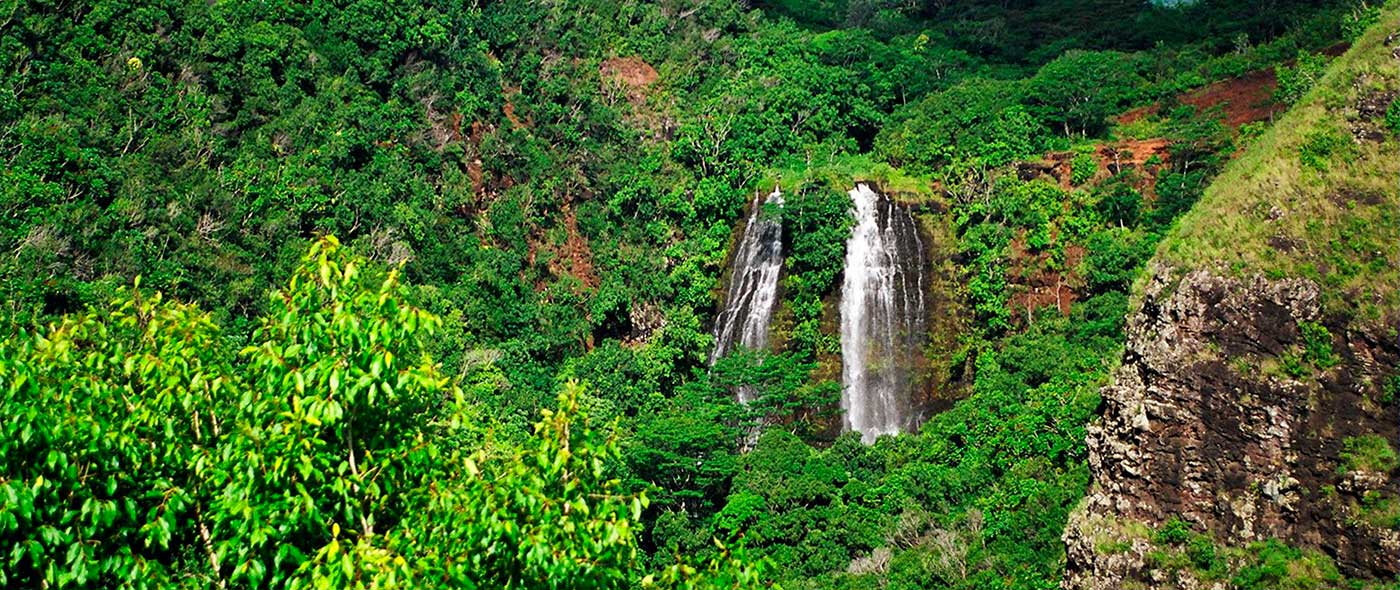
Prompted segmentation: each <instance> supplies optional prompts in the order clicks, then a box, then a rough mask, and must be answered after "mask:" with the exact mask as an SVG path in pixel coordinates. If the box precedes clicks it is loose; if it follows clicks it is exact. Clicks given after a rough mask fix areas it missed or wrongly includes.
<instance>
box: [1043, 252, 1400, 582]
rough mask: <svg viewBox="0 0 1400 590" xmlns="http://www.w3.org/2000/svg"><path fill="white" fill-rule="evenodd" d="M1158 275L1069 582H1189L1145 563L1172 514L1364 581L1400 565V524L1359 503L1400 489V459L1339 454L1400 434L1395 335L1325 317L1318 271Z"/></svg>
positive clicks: (1106, 423)
mask: <svg viewBox="0 0 1400 590" xmlns="http://www.w3.org/2000/svg"><path fill="white" fill-rule="evenodd" d="M1151 273H1152V275H1151V276H1152V277H1153V278H1152V279H1151V282H1150V284H1149V285H1148V286H1147V288H1146V292H1145V296H1144V298H1143V302H1142V306H1141V308H1140V310H1139V311H1138V312H1137V313H1135V314H1134V315H1133V317H1132V318H1130V320H1129V325H1128V341H1127V347H1126V350H1125V352H1124V357H1123V364H1122V365H1121V367H1120V368H1119V369H1118V370H1117V372H1116V373H1115V376H1114V381H1113V383H1112V384H1111V385H1110V386H1108V387H1105V388H1104V390H1103V398H1104V401H1103V403H1104V406H1103V417H1102V419H1101V420H1100V421H1099V422H1097V423H1095V424H1094V425H1093V426H1091V427H1090V429H1089V435H1088V444H1089V453H1090V458H1089V461H1090V466H1091V469H1092V471H1093V474H1094V483H1093V486H1092V488H1091V490H1090V492H1089V495H1088V497H1087V498H1086V500H1085V501H1084V503H1083V504H1082V505H1081V506H1080V508H1079V509H1078V510H1076V512H1075V514H1074V515H1072V517H1071V519H1070V523H1069V526H1068V527H1067V529H1066V532H1065V542H1066V544H1067V549H1068V560H1069V561H1068V566H1067V571H1066V578H1065V582H1064V587H1065V588H1070V589H1110V588H1122V587H1125V586H1134V585H1142V586H1146V587H1153V588H1160V587H1176V586H1177V584H1175V583H1164V582H1163V577H1162V576H1161V575H1160V572H1154V571H1152V565H1151V564H1150V563H1149V560H1148V559H1147V558H1146V555H1147V553H1148V552H1149V549H1150V543H1149V541H1148V540H1147V539H1148V535H1147V534H1146V533H1147V531H1148V529H1149V527H1151V528H1156V527H1159V526H1161V525H1162V524H1163V523H1165V522H1167V521H1168V520H1169V519H1171V518H1180V519H1182V520H1184V521H1186V522H1187V523H1190V524H1191V525H1192V527H1193V528H1194V529H1195V530H1196V531H1198V532H1201V533H1204V534H1208V535H1209V536H1210V537H1212V538H1214V539H1215V540H1217V541H1218V542H1220V543H1222V544H1226V545H1234V546H1241V545H1244V544H1247V543H1249V542H1252V541H1257V540H1263V539H1268V538H1278V539H1282V540H1284V541H1285V542H1287V543H1289V544H1292V545H1297V546H1301V547H1305V548H1310V549H1317V550H1320V551H1321V552H1323V553H1325V554H1327V555H1329V556H1331V557H1332V558H1333V559H1334V560H1335V561H1336V563H1337V565H1338V566H1339V567H1340V568H1341V570H1342V571H1343V572H1344V573H1346V574H1347V575H1350V576H1360V577H1380V578H1389V577H1393V576H1395V575H1396V574H1397V573H1400V528H1397V527H1394V526H1389V525H1384V526H1378V525H1377V524H1375V523H1374V522H1369V521H1368V519H1366V518H1363V517H1362V515H1361V514H1360V511H1361V510H1362V509H1363V508H1362V499H1363V497H1365V496H1366V493H1367V492H1371V497H1372V498H1375V497H1381V496H1384V497H1400V477H1397V470H1394V469H1391V470H1390V471H1389V472H1388V473H1376V472H1365V471H1364V470H1362V471H1357V470H1355V469H1349V468H1347V467H1346V466H1345V465H1344V464H1343V463H1344V462H1343V461H1342V460H1341V455H1342V450H1343V445H1344V441H1346V440H1348V439H1350V438H1353V437H1358V436H1363V435H1373V436H1374V435H1379V436H1381V437H1382V438H1384V439H1385V440H1386V441H1389V444H1390V445H1391V446H1392V447H1395V446H1397V444H1398V443H1400V409H1398V408H1397V404H1396V401H1395V400H1394V399H1393V397H1391V396H1388V394H1386V393H1385V389H1386V387H1387V386H1386V383H1387V381H1388V380H1390V379H1393V378H1394V373H1395V367H1396V362H1397V358H1400V350H1397V348H1398V347H1397V343H1396V341H1395V340H1396V338H1395V336H1394V335H1393V334H1386V335H1381V336H1377V335H1373V334H1370V333H1368V332H1367V331H1363V330H1360V329H1356V328H1354V327H1351V326H1349V325H1348V322H1347V321H1346V320H1345V319H1342V318H1331V317H1323V310H1322V307H1321V304H1320V302H1319V287H1318V285H1316V284H1315V283H1313V282H1311V281H1307V280H1302V279H1287V280H1267V279H1264V278H1262V277H1256V278H1254V279H1252V280H1244V279H1236V278H1228V277H1225V276H1222V275H1221V274H1217V273H1214V272H1211V271H1195V272H1192V273H1190V274H1187V275H1186V276H1184V277H1182V278H1181V279H1180V280H1179V281H1175V280H1173V277H1174V276H1179V275H1178V273H1174V272H1173V271H1172V270H1171V269H1166V268H1160V267H1159V268H1154V269H1152V271H1151ZM1318 326H1325V327H1326V328H1327V331H1326V332H1322V331H1321V330H1320V329H1319V328H1318ZM1305 327H1306V328H1305ZM1309 331H1310V332H1309ZM1371 331H1372V332H1374V331H1376V330H1371ZM1380 331H1385V330H1380ZM1305 332H1307V333H1306V334H1305ZM1319 334H1321V338H1322V340H1324V343H1323V344H1324V346H1323V353H1325V345H1326V344H1328V343H1326V342H1325V340H1326V339H1327V338H1328V337H1329V335H1330V339H1331V342H1330V345H1331V355H1330V356H1327V357H1325V358H1324V359H1321V360H1319V359H1317V358H1310V357H1309V354H1313V356H1314V357H1316V355H1317V354H1322V353H1318V352H1313V353H1310V352H1309V349H1307V348H1306V345H1307V344H1309V343H1310V341H1309V339H1311V343H1313V344H1314V348H1313V350H1314V351H1316V349H1317V348H1318V347H1317V346H1316V345H1317V340H1318V338H1319ZM1382 524H1383V523H1382Z"/></svg>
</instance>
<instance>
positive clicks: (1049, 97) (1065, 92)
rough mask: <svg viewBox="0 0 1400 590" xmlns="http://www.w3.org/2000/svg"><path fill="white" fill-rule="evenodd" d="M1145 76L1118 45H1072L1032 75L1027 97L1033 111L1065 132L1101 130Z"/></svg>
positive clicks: (1070, 133)
mask: <svg viewBox="0 0 1400 590" xmlns="http://www.w3.org/2000/svg"><path fill="white" fill-rule="evenodd" d="M1142 84H1143V80H1142V77H1141V76H1139V75H1138V73H1137V72H1136V71H1135V70H1134V69H1133V67H1132V64H1131V63H1130V62H1129V61H1128V59H1127V57H1126V56H1125V55H1123V54H1121V53H1117V52H1113V51H1078V50H1075V51H1068V52H1066V53H1065V54H1064V55H1061V56H1060V57H1059V58H1056V59H1055V60H1054V61H1052V62H1050V63H1047V64H1045V65H1044V66H1042V67H1041V68H1040V71H1038V72H1036V74H1035V77H1033V78H1031V80H1030V84H1029V87H1028V88H1027V92H1026V99H1027V101H1028V102H1029V103H1030V104H1031V105H1032V111H1031V112H1032V113H1034V114H1035V115H1036V116H1037V117H1039V118H1040V120H1041V121H1044V122H1045V123H1046V124H1047V125H1051V126H1054V127H1059V128H1060V129H1061V131H1063V132H1064V134H1065V136H1067V137H1068V136H1070V135H1073V134H1075V133H1079V134H1082V135H1091V134H1097V133H1099V132H1101V131H1103V129H1104V125H1105V121H1106V119H1107V118H1108V116H1109V115H1113V114H1116V113H1117V112H1118V111H1119V110H1120V109H1122V108H1124V107H1126V106H1127V105H1129V104H1130V103H1131V102H1132V101H1133V100H1134V99H1135V98H1136V97H1137V95H1138V88H1139V86H1141V85H1142Z"/></svg>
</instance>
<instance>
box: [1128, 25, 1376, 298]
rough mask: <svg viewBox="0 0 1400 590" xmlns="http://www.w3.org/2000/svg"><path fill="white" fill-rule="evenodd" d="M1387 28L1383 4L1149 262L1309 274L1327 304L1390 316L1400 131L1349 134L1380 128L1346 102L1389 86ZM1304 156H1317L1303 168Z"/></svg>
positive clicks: (1277, 274) (1271, 273) (1181, 267)
mask: <svg viewBox="0 0 1400 590" xmlns="http://www.w3.org/2000/svg"><path fill="white" fill-rule="evenodd" d="M1397 31H1400V6H1397V3H1395V2H1391V3H1390V5H1389V6H1388V7H1387V8H1386V9H1384V11H1383V12H1382V14H1381V18H1380V22H1379V23H1378V24H1377V25H1375V26H1373V27H1371V29H1370V30H1369V31H1368V32H1367V33H1366V34H1365V35H1364V36H1363V37H1362V38H1361V39H1360V40H1358V41H1357V43H1356V44H1355V45H1354V46H1353V47H1352V48H1351V50H1350V51H1348V52H1347V53H1346V54H1345V55H1343V56H1341V57H1339V58H1337V59H1336V60H1335V61H1334V62H1333V63H1332V65H1331V67H1330V68H1329V69H1328V71H1327V74H1326V76H1325V77H1324V78H1323V79H1322V80H1321V81H1320V82H1319V83H1318V85H1317V86H1316V87H1315V88H1314V89H1313V90H1312V92H1311V93H1309V94H1308V95H1307V96H1306V97H1304V98H1303V99H1302V100H1301V101H1300V102H1299V103H1298V105H1297V106H1295V107H1294V108H1293V109H1292V110H1290V111H1289V112H1288V113H1287V114H1286V115H1285V116H1284V117H1283V118H1282V119H1280V120H1279V121H1278V123H1277V124H1275V125H1273V126H1272V129H1271V130H1269V131H1268V132H1267V133H1265V134H1264V135H1263V136H1261V137H1259V138H1258V139H1256V140H1255V141H1254V142H1253V143H1252V144H1251V145H1250V146H1249V147H1248V148H1247V150H1246V152H1245V153H1244V154H1242V155H1241V157H1239V158H1237V159H1236V160H1235V161H1233V162H1232V163H1231V164H1230V165H1229V166H1228V167H1227V168H1226V170H1225V171H1224V172H1223V173H1222V174H1221V175H1220V176H1219V177H1218V178H1217V179H1216V180H1215V182H1214V184H1213V185H1212V186H1211V187H1210V188H1209V189H1208V190H1207V191H1206V193H1205V196H1204V197H1203V198H1202V200H1201V202H1200V203H1198V204H1197V205H1196V206H1195V207H1194V208H1193V209H1192V210H1191V211H1190V212H1189V213H1188V214H1186V215H1185V216H1184V217H1183V218H1182V219H1181V221H1180V222H1179V223H1178V225H1177V226H1176V228H1175V229H1174V231H1173V232H1172V233H1171V235H1169V236H1168V237H1167V238H1166V239H1165V240H1164V241H1163V243H1162V244H1161V246H1160V248H1159V249H1158V251H1157V256H1156V260H1157V261H1159V262H1164V263H1167V264H1168V265H1170V266H1172V267H1174V268H1176V269H1177V270H1178V271H1185V270H1191V269H1197V268H1202V267H1206V266H1212V267H1217V268H1221V269H1225V270H1227V271H1229V272H1233V273H1236V274H1256V273H1263V274H1265V275H1266V276H1270V277H1280V276H1300V277H1307V278H1311V279H1313V280H1316V281H1318V282H1319V283H1320V284H1321V285H1322V286H1323V291H1324V304H1325V305H1326V306H1327V307H1328V309H1329V310H1331V311H1344V312H1349V313H1355V314H1357V319H1359V320H1362V321H1363V322H1368V323H1369V322H1375V321H1377V320H1380V319H1382V318H1386V317H1389V316H1393V315H1394V314H1396V313H1400V138H1397V137H1396V136H1395V135H1394V134H1393V133H1387V136H1386V138H1385V139H1384V141H1383V142H1376V141H1370V140H1357V139H1356V138H1355V136H1354V134H1353V132H1352V128H1353V127H1354V126H1356V125H1357V123H1358V122H1360V124H1361V125H1363V126H1366V127H1367V128H1370V129H1373V130H1374V129H1380V128H1383V123H1382V121H1381V120H1380V119H1379V118H1376V119H1367V118H1365V117H1363V116H1362V115H1361V114H1360V113H1359V111H1358V106H1357V105H1358V104H1359V103H1360V102H1361V101H1363V100H1367V99H1372V100H1374V99H1375V97H1377V96H1380V95H1388V96H1389V97H1394V96H1395V92H1396V90H1397V88H1400V57H1397V56H1393V55H1392V50H1393V49H1394V48H1393V47H1392V45H1394V44H1395V41H1391V42H1390V43H1387V42H1386V38H1387V36H1388V35H1390V34H1391V33H1395V32H1397ZM1389 102H1390V101H1389V100H1387V101H1386V103H1389ZM1308 153H1311V154H1314V155H1315V156H1316V158H1315V160H1314V161H1313V162H1314V163H1313V165H1311V166H1309V165H1308V164H1306V163H1305V162H1304V160H1305V157H1304V154H1308ZM1140 285H1141V281H1140Z"/></svg>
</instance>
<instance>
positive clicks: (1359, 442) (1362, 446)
mask: <svg viewBox="0 0 1400 590" xmlns="http://www.w3.org/2000/svg"><path fill="white" fill-rule="evenodd" d="M1339 456H1340V458H1341V460H1342V465H1341V469H1342V470H1343V471H1345V472H1353V471H1375V472H1378V473H1386V472H1389V471H1393V470H1394V469H1395V468H1396V466H1397V465H1400V459H1397V458H1396V454H1395V449H1394V448H1392V447H1391V446H1390V441H1388V440H1386V439H1385V437H1382V436H1380V435H1378V434H1366V435H1362V436H1352V437H1347V438H1346V439H1345V440H1343V441H1342V452H1341V454H1340V455H1339Z"/></svg>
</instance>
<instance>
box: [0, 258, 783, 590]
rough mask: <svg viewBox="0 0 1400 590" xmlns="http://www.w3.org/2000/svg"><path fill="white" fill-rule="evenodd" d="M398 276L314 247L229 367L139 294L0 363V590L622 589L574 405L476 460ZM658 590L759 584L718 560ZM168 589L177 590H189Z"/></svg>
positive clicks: (615, 528) (632, 519) (188, 319)
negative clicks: (191, 589) (520, 442)
mask: <svg viewBox="0 0 1400 590" xmlns="http://www.w3.org/2000/svg"><path fill="white" fill-rule="evenodd" d="M440 325H441V320H439V319H438V318H437V317H435V316H433V315H431V314H428V313H426V312H424V311H422V310H420V309H417V308H415V307H413V306H412V305H410V304H408V302H407V300H406V298H405V295H404V288H403V287H402V286H400V285H399V283H398V281H397V272H395V271H389V272H384V271H381V270H379V269H377V268H374V267H371V266H368V265H367V264H366V263H365V262H364V261H363V260H361V259H358V258H355V257H353V256H351V255H349V254H348V253H346V252H345V251H344V250H343V249H342V248H341V247H340V245H339V244H338V242H337V241H336V240H335V239H334V238H325V239H323V240H321V241H318V242H317V243H316V244H315V245H314V246H313V247H312V248H311V250H310V252H309V253H308V254H307V256H306V257H305V259H304V260H303V264H302V266H301V268H300V269H299V270H298V271H297V272H296V273H295V275H294V276H293V278H292V279H291V280H290V281H289V286H288V287H287V288H286V289H284V290H281V291H278V292H277V293H275V294H273V296H272V297H271V303H270V305H269V314H268V316H267V317H265V318H264V319H263V321H262V326H261V328H259V329H258V330H257V332H256V333H255V334H254V336H253V343H252V344H251V345H248V346H243V347H241V352H240V353H239V354H237V355H235V354H232V353H231V352H230V350H231V349H232V348H234V347H231V346H230V345H231V344H232V343H231V342H229V341H228V340H227V339H226V338H225V337H224V336H223V335H221V334H220V333H219V331H218V329H217V327H216V326H215V325H214V324H213V323H212V322H211V321H210V320H209V318H208V317H207V316H206V315H204V314H202V313H201V312H199V311H198V310H196V309H195V308H193V307H191V306H187V305H182V304H176V303H170V302H166V301H164V300H162V298H161V297H160V296H154V297H148V296H144V295H142V294H141V293H140V292H139V291H133V292H130V293H128V294H125V296H124V298H123V299H121V300H119V301H118V302H116V303H114V304H113V305H112V306H111V308H109V309H104V310H101V311H91V312H88V313H85V314H82V315H79V316H75V317H70V318H67V319H65V320H64V321H63V322H61V323H59V324H56V325H54V326H51V327H50V328H48V329H47V330H45V331H43V332H40V333H26V334H21V335H19V336H17V337H14V338H11V339H9V340H6V341H4V342H3V343H0V387H3V389H0V395H3V397H0V412H3V415H5V416H7V418H8V419H7V420H6V421H4V422H3V423H0V580H3V582H4V584H5V585H7V586H8V587H43V586H47V587H50V588H86V587H115V586H123V587H133V588H163V587H171V586H175V585H181V584H193V585H196V586H206V587H213V586H218V587H225V588H227V587H232V588H245V587H246V588H261V587H269V588H281V587H289V588H351V587H354V588H393V587H400V586H411V587H415V588H417V587H425V586H427V587H431V586H433V585H435V584H442V585H444V586H445V587H467V588H476V587H516V588H630V587H633V586H635V585H636V584H637V583H638V581H639V579H640V577H641V575H642V574H641V570H640V568H641V562H640V560H639V559H638V557H639V549H638V540H637V527H638V523H639V521H640V518H641V514H642V511H643V510H644V509H645V508H646V506H647V505H648V501H647V498H646V496H645V495H644V494H632V493H628V492H627V491H625V490H624V489H623V488H622V486H621V484H620V483H619V481H618V480H617V479H615V478H613V476H612V475H610V469H611V467H610V466H612V465H616V464H617V463H619V462H620V456H619V453H618V446H617V441H616V439H615V438H614V437H612V436H607V437H603V436H600V435H598V434H596V433H595V432H594V430H592V426H591V425H590V424H589V422H588V420H587V415H586V413H585V412H584V411H583V410H582V408H581V406H580V403H579V400H580V395H581V393H580V388H578V387H577V386H575V385H572V384H571V385H569V386H568V387H566V388H565V391H564V393H563V394H561V396H560V397H559V407H558V409H557V410H554V411H546V412H545V413H544V417H543V419H542V420H541V421H540V422H539V424H538V425H537V426H536V429H535V437H534V438H533V439H532V440H531V441H529V442H528V443H527V445H526V446H525V447H524V448H512V447H508V446H506V447H502V446H500V445H499V443H495V442H493V443H491V444H488V445H486V446H482V439H483V436H484V435H483V432H484V427H483V425H482V424H479V423H478V422H479V416H478V413H477V411H476V409H475V408H474V407H472V406H470V405H468V404H467V403H466V402H465V401H464V396H463V394H462V391H461V390H460V388H459V387H458V386H457V383H456V382H455V380H453V379H450V378H448V377H446V376H444V375H442V374H441V373H439V372H438V369H437V366H436V364H435V363H434V362H433V361H432V359H430V358H428V357H427V356H426V355H424V353H423V350H424V343H425V338H427V337H429V336H431V335H432V334H433V333H434V331H435V330H436V329H437V328H438V327H439V326H440ZM652 579H653V581H654V584H658V585H661V586H664V587H701V586H704V585H706V584H709V583H710V582H709V581H710V580H718V581H721V582H723V583H725V584H731V583H740V582H743V583H744V584H749V585H752V584H755V583H756V581H757V573H756V570H755V569H754V568H753V567H751V566H748V565H745V564H743V563H742V562H741V561H740V560H738V559H737V558H731V557H730V554H729V553H728V552H726V553H724V556H723V559H721V560H719V561H714V562H712V563H710V564H708V565H706V566H702V567H695V566H692V565H677V566H675V567H673V568H671V569H667V570H665V571H663V572H662V573H661V574H660V575H658V576H655V577H653V578H652ZM182 580H183V581H182Z"/></svg>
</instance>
